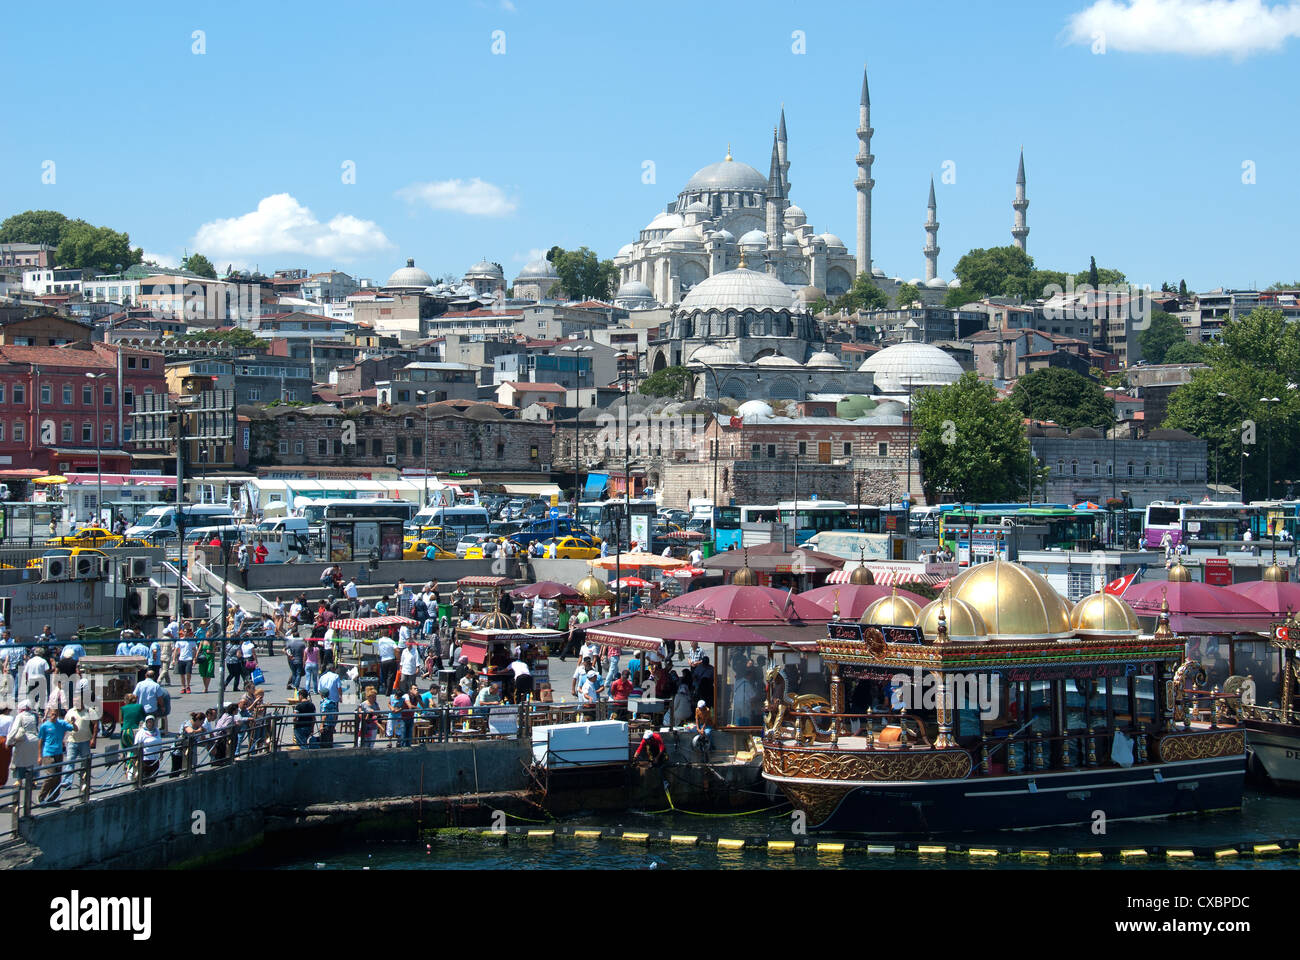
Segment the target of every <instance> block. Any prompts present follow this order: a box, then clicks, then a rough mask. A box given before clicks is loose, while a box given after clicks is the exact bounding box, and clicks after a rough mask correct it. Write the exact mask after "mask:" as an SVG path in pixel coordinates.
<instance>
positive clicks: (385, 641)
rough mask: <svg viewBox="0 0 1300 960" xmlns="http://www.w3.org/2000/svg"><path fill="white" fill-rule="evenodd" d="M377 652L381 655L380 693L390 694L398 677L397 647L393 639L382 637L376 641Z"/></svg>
mask: <svg viewBox="0 0 1300 960" xmlns="http://www.w3.org/2000/svg"><path fill="white" fill-rule="evenodd" d="M375 652H376V653H378V654H379V687H380V691H379V692H380V693H388V691H389V690H391V689H393V679H394V678H395V677H396V676H397V667H398V663H397V645H396V644H395V643H393V638H392V637H380V638H379V639H378V640H376V641H375Z"/></svg>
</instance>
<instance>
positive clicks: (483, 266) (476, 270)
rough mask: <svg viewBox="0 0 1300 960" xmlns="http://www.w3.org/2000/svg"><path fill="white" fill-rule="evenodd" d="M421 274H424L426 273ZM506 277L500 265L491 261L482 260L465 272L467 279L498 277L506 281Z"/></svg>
mask: <svg viewBox="0 0 1300 960" xmlns="http://www.w3.org/2000/svg"><path fill="white" fill-rule="evenodd" d="M420 272H421V273H423V272H424V271H420ZM424 275H425V276H426V277H427V276H428V274H427V273H426V274H424ZM505 275H506V272H505V271H504V270H502V269H501V267H500V265H499V264H495V263H492V262H491V261H490V260H480V261H479V262H478V263H476V264H474V266H472V267H470V268H469V269H468V270H466V271H465V276H466V277H476V278H478V277H482V278H489V277H496V278H498V279H505Z"/></svg>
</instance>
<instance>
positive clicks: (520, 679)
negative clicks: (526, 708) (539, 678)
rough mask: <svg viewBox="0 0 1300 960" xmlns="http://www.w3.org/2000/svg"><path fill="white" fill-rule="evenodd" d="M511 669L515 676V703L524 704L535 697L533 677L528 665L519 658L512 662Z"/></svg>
mask: <svg viewBox="0 0 1300 960" xmlns="http://www.w3.org/2000/svg"><path fill="white" fill-rule="evenodd" d="M510 669H511V670H512V671H513V672H514V675H515V691H514V702H515V703H524V702H525V701H527V700H528V699H529V698H531V697H532V695H533V675H532V672H531V671H530V670H529V669H528V664H526V663H524V661H523V660H521V659H520V658H519V657H515V658H514V659H513V660H511V661H510Z"/></svg>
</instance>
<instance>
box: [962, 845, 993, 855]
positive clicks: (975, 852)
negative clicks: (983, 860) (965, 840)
mask: <svg viewBox="0 0 1300 960" xmlns="http://www.w3.org/2000/svg"><path fill="white" fill-rule="evenodd" d="M966 852H967V853H968V854H969V855H970V856H972V857H996V856H997V855H998V852H997V851H996V850H987V849H985V848H983V847H971V849H969V850H967V851H966Z"/></svg>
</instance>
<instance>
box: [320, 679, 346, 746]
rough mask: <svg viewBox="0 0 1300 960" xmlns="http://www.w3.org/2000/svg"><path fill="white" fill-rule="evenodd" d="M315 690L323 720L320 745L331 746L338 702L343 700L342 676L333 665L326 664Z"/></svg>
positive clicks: (336, 720) (336, 719)
mask: <svg viewBox="0 0 1300 960" xmlns="http://www.w3.org/2000/svg"><path fill="white" fill-rule="evenodd" d="M317 690H318V691H319V693H320V696H321V704H320V708H321V714H322V717H323V718H324V722H323V723H321V728H320V745H321V746H322V747H332V746H333V745H334V727H335V725H336V724H337V722H338V712H339V703H340V702H341V701H342V700H343V678H342V677H340V676H339V675H338V673H337V672H336V671H335V670H334V667H333V666H327V667H326V668H325V672H324V673H323V674H321V678H320V682H319V683H318V685H317Z"/></svg>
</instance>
